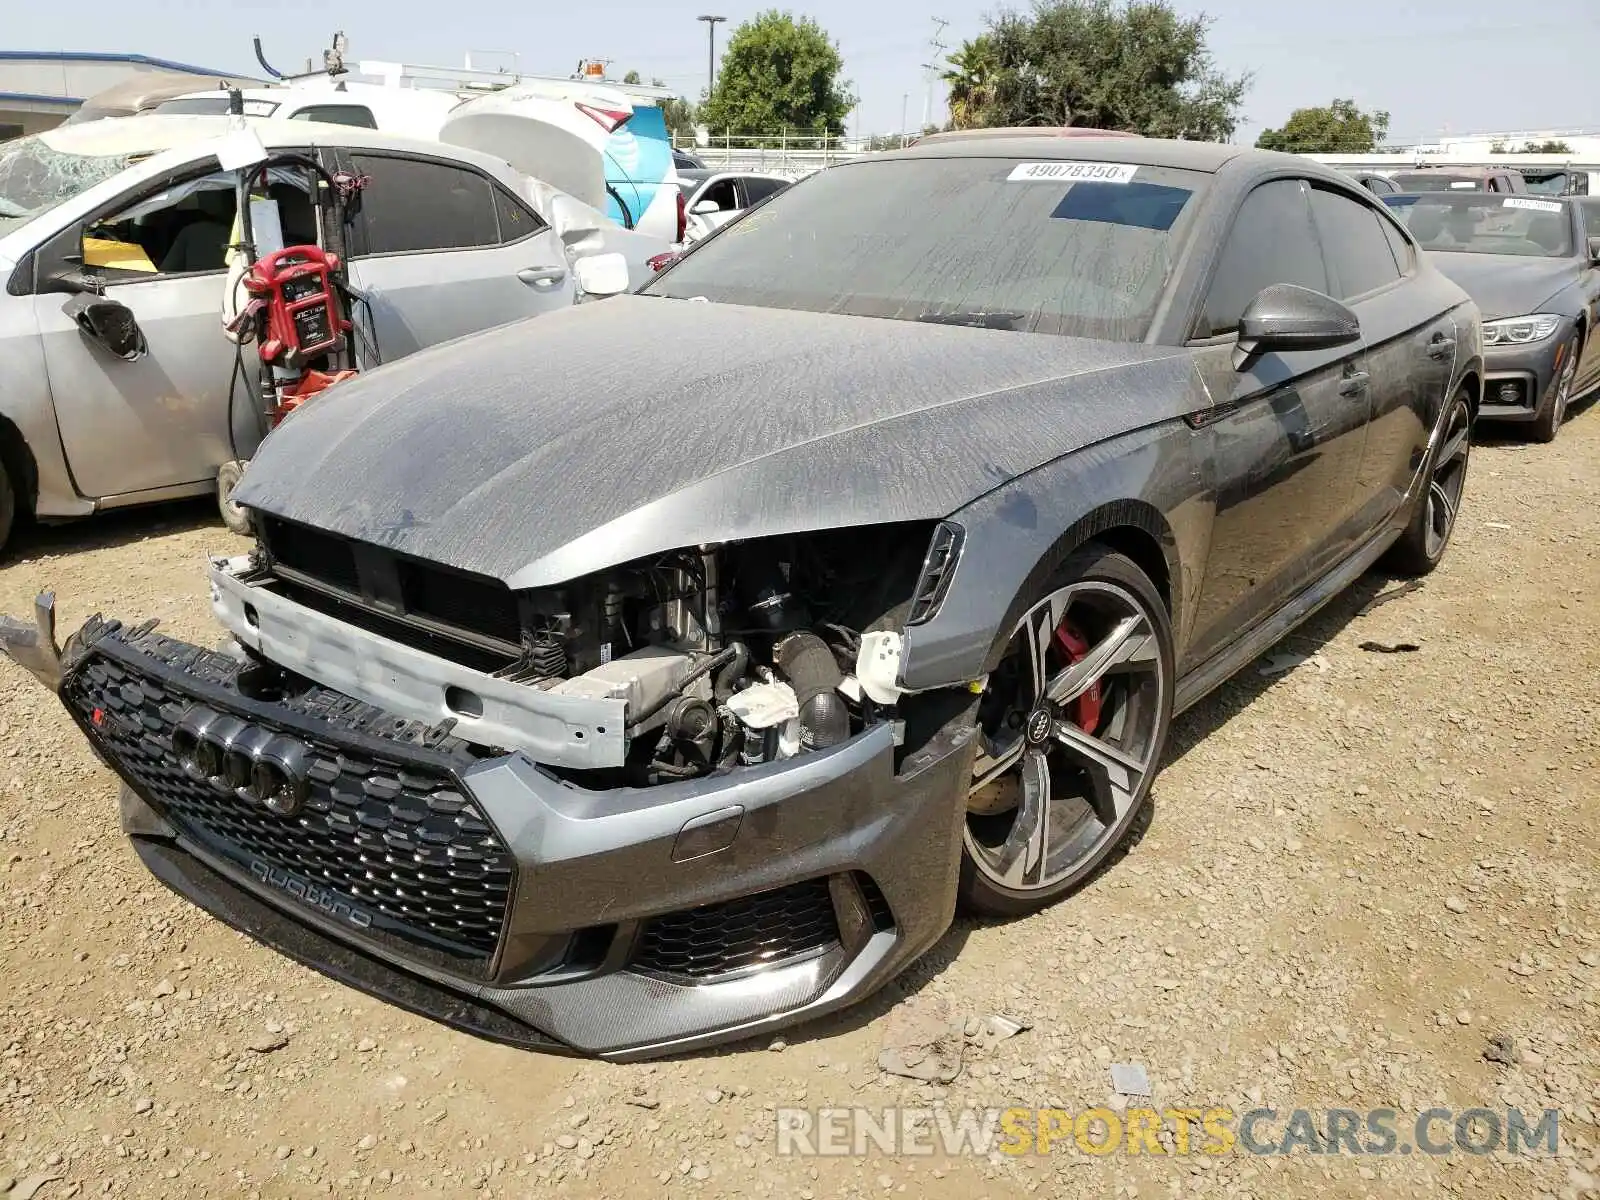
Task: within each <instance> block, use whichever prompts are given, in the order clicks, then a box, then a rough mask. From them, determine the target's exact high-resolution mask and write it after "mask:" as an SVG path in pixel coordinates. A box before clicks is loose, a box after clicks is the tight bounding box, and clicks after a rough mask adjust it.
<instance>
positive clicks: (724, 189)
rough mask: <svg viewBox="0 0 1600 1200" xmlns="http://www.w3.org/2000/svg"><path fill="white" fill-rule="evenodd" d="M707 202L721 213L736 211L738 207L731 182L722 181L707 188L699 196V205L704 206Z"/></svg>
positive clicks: (736, 195)
mask: <svg viewBox="0 0 1600 1200" xmlns="http://www.w3.org/2000/svg"><path fill="white" fill-rule="evenodd" d="M707 200H709V201H711V202H712V203H713V204H715V205H716V206H717V207H718V208H719V209H721V210H722V211H723V212H733V211H734V210H735V209H737V208H738V207H739V197H738V194H737V193H736V192H735V190H734V183H733V180H731V179H724V180H722V181H720V182H718V183H714V184H712V185H711V186H710V187H708V188H707V189H706V190H705V192H704V193H703V194H702V195H701V197H700V200H699V203H701V204H704V203H705V202H706V201H707Z"/></svg>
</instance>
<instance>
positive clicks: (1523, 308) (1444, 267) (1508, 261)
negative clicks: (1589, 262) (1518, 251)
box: [1429, 251, 1579, 321]
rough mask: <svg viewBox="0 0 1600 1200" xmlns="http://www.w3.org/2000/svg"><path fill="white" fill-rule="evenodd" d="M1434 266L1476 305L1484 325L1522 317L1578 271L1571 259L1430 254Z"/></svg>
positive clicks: (1574, 280) (1432, 252)
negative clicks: (1499, 320) (1489, 322)
mask: <svg viewBox="0 0 1600 1200" xmlns="http://www.w3.org/2000/svg"><path fill="white" fill-rule="evenodd" d="M1429 257H1430V258H1432V259H1433V265H1434V266H1436V267H1438V268H1439V270H1440V271H1442V272H1444V274H1445V275H1447V276H1448V277H1449V278H1450V279H1451V280H1452V281H1453V282H1455V283H1456V284H1458V285H1459V286H1460V287H1461V289H1462V290H1463V291H1464V292H1466V293H1467V295H1469V296H1471V297H1472V298H1473V300H1475V301H1476V302H1477V305H1478V308H1479V309H1480V310H1481V311H1482V313H1483V319H1484V320H1485V321H1493V320H1495V319H1496V318H1497V317H1524V316H1527V315H1528V314H1529V313H1536V312H1539V311H1541V310H1540V305H1542V304H1543V303H1544V302H1545V301H1546V300H1548V299H1550V297H1552V296H1554V295H1555V294H1556V293H1557V292H1559V291H1560V290H1561V289H1562V288H1564V287H1566V286H1567V285H1568V284H1571V283H1575V282H1577V279H1578V274H1579V267H1578V264H1577V261H1576V260H1575V259H1570V258H1522V257H1518V256H1516V255H1511V254H1449V253H1440V252H1438V251H1430V252H1429Z"/></svg>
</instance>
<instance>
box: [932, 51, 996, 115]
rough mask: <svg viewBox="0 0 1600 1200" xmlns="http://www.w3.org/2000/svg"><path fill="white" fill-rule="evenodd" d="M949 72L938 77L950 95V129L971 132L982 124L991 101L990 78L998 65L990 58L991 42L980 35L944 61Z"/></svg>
mask: <svg viewBox="0 0 1600 1200" xmlns="http://www.w3.org/2000/svg"><path fill="white" fill-rule="evenodd" d="M947 63H948V67H949V69H948V70H946V71H945V72H944V74H943V76H942V78H943V79H944V83H945V87H946V88H948V89H949V92H950V128H952V129H971V128H973V127H974V126H976V125H979V124H981V123H982V119H983V115H984V113H985V112H986V111H987V110H988V108H989V104H990V101H991V100H992V99H993V97H994V77H995V73H996V70H997V68H998V66H999V64H998V63H997V62H996V60H995V56H994V39H992V38H991V37H990V36H989V35H988V34H986V33H985V34H980V35H978V36H977V37H975V38H973V39H972V40H971V41H970V42H963V43H962V44H961V48H960V49H959V50H957V51H956V52H955V53H954V54H952V55H951V56H950V58H949V59H948V60H947Z"/></svg>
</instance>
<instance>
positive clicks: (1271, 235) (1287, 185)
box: [1193, 179, 1328, 338]
mask: <svg viewBox="0 0 1600 1200" xmlns="http://www.w3.org/2000/svg"><path fill="white" fill-rule="evenodd" d="M1274 283H1294V284H1299V285H1300V286H1301V287H1306V288H1311V289H1312V290H1313V291H1317V292H1323V293H1327V291H1328V271H1327V268H1326V266H1325V265H1324V264H1323V261H1322V251H1321V249H1320V247H1319V246H1318V243H1317V235H1316V231H1315V230H1314V229H1313V227H1312V224H1311V206H1310V205H1309V204H1308V203H1307V200H1306V191H1305V185H1304V184H1303V183H1302V182H1301V181H1300V180H1298V179H1274V180H1272V181H1271V182H1270V183H1264V184H1262V185H1261V186H1260V187H1258V188H1256V189H1255V190H1254V191H1252V192H1251V193H1250V194H1249V195H1248V196H1246V197H1245V199H1244V203H1243V204H1241V205H1240V206H1239V211H1238V213H1237V214H1236V215H1235V216H1234V219H1233V229H1232V230H1231V231H1230V232H1229V234H1228V240H1227V242H1226V243H1225V244H1224V245H1223V247H1222V254H1221V256H1220V257H1219V258H1218V259H1217V266H1216V270H1215V271H1214V272H1213V274H1212V276H1211V286H1210V288H1209V289H1207V291H1206V301H1205V307H1204V308H1203V309H1202V310H1201V313H1200V317H1199V319H1198V320H1197V321H1196V322H1195V329H1194V334H1193V336H1194V337H1196V338H1209V337H1217V336H1219V335H1222V334H1227V333H1233V332H1235V331H1236V330H1237V329H1238V328H1239V318H1240V317H1241V316H1243V315H1244V310H1245V308H1246V307H1247V306H1248V305H1249V303H1250V301H1252V300H1254V299H1255V298H1256V295H1257V294H1258V293H1259V292H1260V291H1261V289H1262V288H1264V287H1267V286H1269V285H1270V284H1274Z"/></svg>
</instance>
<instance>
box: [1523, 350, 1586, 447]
mask: <svg viewBox="0 0 1600 1200" xmlns="http://www.w3.org/2000/svg"><path fill="white" fill-rule="evenodd" d="M1582 354H1583V342H1582V339H1580V338H1579V337H1578V335H1577V334H1576V333H1574V334H1573V335H1572V336H1571V337H1569V338H1568V339H1567V344H1566V345H1565V346H1564V347H1562V352H1561V374H1559V375H1558V376H1556V380H1555V382H1554V383H1552V384H1551V385H1550V393H1549V395H1547V396H1546V397H1545V398H1544V408H1543V409H1542V410H1541V411H1540V413H1539V415H1538V416H1537V417H1535V418H1534V421H1533V424H1532V425H1530V426H1528V439H1529V440H1530V441H1534V442H1546V443H1548V442H1553V441H1555V440H1556V434H1558V433H1560V432H1561V422H1562V421H1564V420H1566V418H1567V402H1568V401H1569V400H1571V399H1572V381H1573V380H1574V379H1575V378H1577V375H1578V359H1579V357H1580V356H1581V355H1582Z"/></svg>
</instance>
